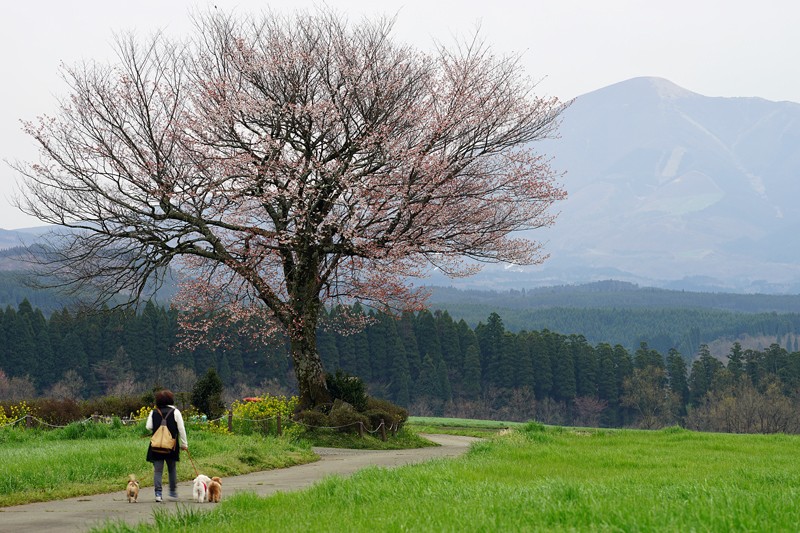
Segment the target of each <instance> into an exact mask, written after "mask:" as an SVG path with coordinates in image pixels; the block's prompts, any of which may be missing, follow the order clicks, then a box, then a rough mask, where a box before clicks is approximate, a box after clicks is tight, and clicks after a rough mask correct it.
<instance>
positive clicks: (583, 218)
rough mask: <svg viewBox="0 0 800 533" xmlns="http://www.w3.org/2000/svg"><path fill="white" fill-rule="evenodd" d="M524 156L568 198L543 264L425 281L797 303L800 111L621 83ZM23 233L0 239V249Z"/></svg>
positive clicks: (0, 234)
mask: <svg viewBox="0 0 800 533" xmlns="http://www.w3.org/2000/svg"><path fill="white" fill-rule="evenodd" d="M536 149H537V151H540V152H541V153H544V154H547V155H549V156H552V158H553V159H552V165H553V166H554V168H556V169H558V170H561V171H564V172H565V173H566V174H565V175H564V177H563V178H562V180H561V182H562V184H563V185H564V187H565V189H566V190H567V192H568V194H569V198H568V199H567V200H565V201H564V202H561V203H560V204H559V205H558V206H557V209H558V210H560V216H559V218H558V220H557V222H556V224H555V226H554V227H552V228H547V229H545V230H538V231H536V232H535V233H533V234H532V236H533V237H534V238H536V239H537V240H541V241H544V242H546V251H547V252H548V253H550V255H551V257H550V259H548V261H547V262H546V263H545V264H544V265H542V266H538V267H528V268H522V269H517V268H500V267H490V268H487V269H486V270H485V271H484V272H483V273H481V274H479V275H477V276H475V277H473V278H468V279H466V280H458V281H457V282H451V281H446V280H443V279H437V278H436V277H434V278H433V279H432V280H431V282H432V283H434V284H448V285H454V286H457V287H470V288H476V287H482V288H492V289H499V288H509V287H514V288H520V287H533V286H543V285H560V284H570V283H585V282H592V281H596V280H604V279H618V280H623V281H629V282H635V283H637V284H639V285H646V286H655V287H665V288H681V289H691V290H712V291H728V292H767V293H797V292H800V247H799V246H796V242H795V241H796V235H797V230H798V229H800V203H798V200H800V104H797V103H793V102H771V101H768V100H763V99H760V98H717V97H707V96H703V95H700V94H696V93H693V92H691V91H688V90H686V89H683V88H681V87H678V86H677V85H675V84H673V83H671V82H669V81H667V80H664V79H660V78H634V79H631V80H627V81H623V82H621V83H617V84H615V85H611V86H609V87H605V88H602V89H599V90H597V91H594V92H591V93H588V94H585V95H583V96H580V97H578V98H577V99H576V100H575V101H574V102H573V103H572V105H571V106H570V107H569V108H568V109H567V110H566V112H565V113H564V115H563V120H562V124H561V128H560V138H559V139H555V140H551V141H546V142H543V143H538V144H537V145H536ZM30 236H31V233H30V232H27V233H25V232H8V231H3V230H0V247H7V246H14V245H16V244H19V242H20V241H19V239H20V238H22V239H23V240H27V239H28V238H30Z"/></svg>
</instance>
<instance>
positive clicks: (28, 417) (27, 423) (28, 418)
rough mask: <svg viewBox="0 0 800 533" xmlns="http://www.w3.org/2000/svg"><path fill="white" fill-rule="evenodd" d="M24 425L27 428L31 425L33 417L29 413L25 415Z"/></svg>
mask: <svg viewBox="0 0 800 533" xmlns="http://www.w3.org/2000/svg"><path fill="white" fill-rule="evenodd" d="M25 427H26V428H28V429H30V428H32V427H33V417H32V416H31V415H30V414H27V415H25Z"/></svg>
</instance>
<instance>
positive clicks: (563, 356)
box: [551, 339, 578, 401]
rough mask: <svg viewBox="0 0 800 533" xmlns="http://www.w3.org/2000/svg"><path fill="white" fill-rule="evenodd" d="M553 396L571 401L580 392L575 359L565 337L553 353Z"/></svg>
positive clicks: (560, 399)
mask: <svg viewBox="0 0 800 533" xmlns="http://www.w3.org/2000/svg"><path fill="white" fill-rule="evenodd" d="M553 356H554V360H553V361H552V363H551V364H552V366H553V398H554V399H556V400H559V401H571V400H572V399H574V398H575V396H576V395H577V392H578V387H577V384H576V382H575V361H574V360H573V358H572V350H570V348H569V346H568V345H567V343H566V342H564V341H563V339H561V340H560V342H559V343H558V348H557V349H556V351H555V353H554V354H553Z"/></svg>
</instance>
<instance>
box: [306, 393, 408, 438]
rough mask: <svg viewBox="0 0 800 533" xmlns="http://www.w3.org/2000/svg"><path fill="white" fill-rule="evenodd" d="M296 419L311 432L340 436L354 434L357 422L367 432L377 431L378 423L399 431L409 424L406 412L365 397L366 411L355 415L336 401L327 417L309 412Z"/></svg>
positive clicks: (352, 409)
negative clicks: (330, 431)
mask: <svg viewBox="0 0 800 533" xmlns="http://www.w3.org/2000/svg"><path fill="white" fill-rule="evenodd" d="M295 419H296V420H297V421H298V422H300V423H302V424H303V425H304V426H306V428H307V429H308V430H310V431H315V430H316V429H320V428H333V429H336V430H337V431H340V432H342V433H357V432H358V431H359V430H360V428H359V422H360V423H361V424H362V426H361V427H363V429H364V430H366V431H376V430H377V429H378V428H379V427H380V425H381V423H384V424H385V425H386V429H387V430H389V429H390V428H394V429H396V430H399V429H400V428H402V427H403V425H404V424H405V423H406V421H407V420H408V411H406V410H405V409H403V408H402V407H400V406H398V405H395V404H393V403H392V402H390V401H388V400H382V399H378V398H370V397H367V399H366V402H365V410H364V411H363V412H361V411H358V410H357V409H356V408H355V407H354V406H353V405H350V404H349V403H347V402H345V401H343V400H341V399H337V400H335V401H334V403H333V406H332V407H331V410H330V412H329V413H328V414H325V413H324V412H322V411H321V410H317V409H310V410H306V411H302V412H300V413H298V414H297V416H296V417H295Z"/></svg>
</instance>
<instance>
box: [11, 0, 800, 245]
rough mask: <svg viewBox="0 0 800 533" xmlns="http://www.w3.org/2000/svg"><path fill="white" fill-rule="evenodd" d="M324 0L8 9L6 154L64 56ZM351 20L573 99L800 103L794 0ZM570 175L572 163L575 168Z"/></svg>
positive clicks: (478, 8) (351, 5) (386, 10)
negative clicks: (196, 22) (651, 83)
mask: <svg viewBox="0 0 800 533" xmlns="http://www.w3.org/2000/svg"><path fill="white" fill-rule="evenodd" d="M316 5H322V4H321V3H320V2H313V1H303V0H293V1H284V0H281V1H269V2H265V1H263V0H262V1H250V0H230V1H228V0H215V1H214V0H212V1H211V2H206V1H189V0H158V1H156V0H137V1H136V2H131V1H116V0H81V1H64V0H50V1H44V0H26V1H24V2H8V3H4V4H3V8H2V13H1V14H0V72H2V83H0V159H2V160H5V161H14V160H31V159H34V158H35V157H36V151H35V148H34V145H33V143H32V141H31V140H30V139H29V138H27V137H26V136H25V135H24V134H23V133H22V132H21V130H20V124H19V120H20V119H31V118H34V117H36V116H38V115H40V114H42V113H46V112H51V111H52V110H53V109H54V106H55V101H56V97H57V96H60V95H63V94H64V87H63V85H62V82H61V80H60V78H59V75H58V67H59V64H60V63H61V62H64V63H66V64H73V63H76V62H79V61H82V60H100V61H111V60H113V51H112V43H113V39H114V34H115V33H120V32H127V31H133V32H135V33H136V34H139V35H142V36H143V37H147V36H148V35H150V34H152V33H153V32H154V31H156V30H159V29H160V30H164V31H165V32H166V33H167V34H168V35H175V36H180V35H185V34H186V33H187V32H189V31H190V30H191V22H190V17H189V14H190V13H191V12H192V11H193V10H198V9H200V10H204V9H207V8H209V7H210V6H216V7H217V9H221V10H226V11H236V12H239V13H250V12H258V11H260V10H262V9H264V7H265V6H270V7H271V8H272V9H275V10H279V11H283V10H291V9H296V8H313V7H314V6H316ZM327 5H328V6H330V7H332V8H334V9H335V10H337V11H339V12H341V13H343V14H345V15H346V16H348V17H349V18H351V19H359V18H361V17H362V16H377V15H382V14H390V15H395V14H396V15H397V22H396V25H395V35H396V38H397V40H399V41H403V42H407V43H410V44H413V45H415V46H418V47H419V48H422V49H427V48H430V47H431V45H432V44H433V43H434V42H442V43H445V44H446V43H448V42H450V41H452V39H453V36H465V35H471V34H472V33H474V31H475V29H476V28H478V27H480V33H481V35H482V36H483V37H484V38H485V40H486V41H487V42H488V43H490V44H491V45H492V47H493V48H494V49H495V51H497V52H498V53H502V54H518V53H519V54H522V58H523V64H524V65H525V67H526V69H527V73H528V75H529V76H531V77H532V78H533V79H537V80H541V82H540V83H539V86H538V88H539V92H540V93H541V94H542V95H543V96H544V95H546V96H557V97H559V98H562V99H569V98H573V97H576V96H580V95H581V94H584V93H587V92H591V91H593V90H596V89H599V88H601V87H605V86H607V85H611V84H613V83H616V82H619V81H623V80H626V79H629V78H633V77H637V76H659V77H663V78H667V79H669V80H671V81H672V82H674V83H676V84H678V85H680V86H682V87H684V88H686V89H689V90H691V91H694V92H697V93H700V94H704V95H707V96H757V97H761V98H766V99H769V100H790V101H794V102H800V69H798V68H797V54H798V52H800V31H798V28H797V25H798V21H800V2H797V1H796V0H760V1H759V2H754V1H753V0H746V1H744V0H671V1H669V2H654V1H650V0H638V1H634V0H582V1H578V0H517V1H511V0H484V1H473V0H447V1H439V0H424V1H423V0H405V1H394V0H382V1H379V2H376V1H375V0H364V1H361V0H330V1H328V2H327ZM567 170H568V169H567ZM16 180H17V176H16V173H15V172H14V171H13V170H12V169H11V168H9V166H8V165H7V164H5V163H0V228H3V229H14V228H21V227H29V226H36V225H40V223H39V222H38V221H37V220H35V219H30V218H28V217H26V216H24V215H22V214H21V213H19V212H18V211H17V210H16V209H15V208H14V207H12V206H11V203H10V197H11V196H12V194H13V193H14V190H15V187H16Z"/></svg>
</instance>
